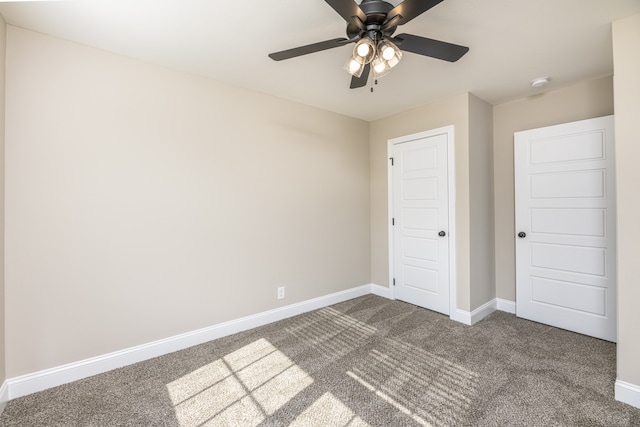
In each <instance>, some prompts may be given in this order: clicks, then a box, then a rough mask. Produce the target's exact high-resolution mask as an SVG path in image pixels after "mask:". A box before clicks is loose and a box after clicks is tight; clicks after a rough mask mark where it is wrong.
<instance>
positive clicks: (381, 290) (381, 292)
mask: <svg viewBox="0 0 640 427" xmlns="http://www.w3.org/2000/svg"><path fill="white" fill-rule="evenodd" d="M371 293H372V294H374V295H378V296H379V297H383V298H387V299H390V298H391V290H390V289H389V288H388V287H385V286H380V285H376V284H373V283H372V284H371Z"/></svg>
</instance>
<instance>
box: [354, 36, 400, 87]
mask: <svg viewBox="0 0 640 427" xmlns="http://www.w3.org/2000/svg"><path fill="white" fill-rule="evenodd" d="M377 36H378V34H375V33H373V34H369V35H365V36H363V37H362V38H361V39H360V40H358V42H357V43H356V45H355V46H354V48H353V53H352V55H351V57H350V58H349V59H348V60H347V62H346V63H345V65H344V69H345V70H346V71H347V72H348V73H349V74H351V75H353V76H354V77H360V76H361V75H362V73H363V71H364V69H365V65H366V64H371V72H372V73H373V75H374V77H375V78H378V77H382V76H385V75H387V74H388V73H389V71H390V70H391V69H392V68H393V67H395V66H396V65H398V63H399V62H400V59H402V51H401V50H400V49H399V48H398V46H396V45H395V44H394V43H392V42H390V41H389V40H385V39H382V40H381V41H379V42H376V39H377Z"/></svg>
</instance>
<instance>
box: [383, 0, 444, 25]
mask: <svg viewBox="0 0 640 427" xmlns="http://www.w3.org/2000/svg"><path fill="white" fill-rule="evenodd" d="M441 1H442V0H404V1H403V2H402V3H400V4H399V5H397V6H396V7H394V8H393V9H391V10H390V11H389V13H388V14H387V19H388V20H391V19H393V18H395V17H396V16H397V15H400V16H401V18H400V20H399V21H398V22H397V23H396V25H403V24H406V23H407V22H409V21H411V20H412V19H413V18H415V17H416V16H419V15H421V14H423V13H424V12H426V11H427V10H429V9H431V8H432V7H433V6H435V5H437V4H438V3H440V2H441Z"/></svg>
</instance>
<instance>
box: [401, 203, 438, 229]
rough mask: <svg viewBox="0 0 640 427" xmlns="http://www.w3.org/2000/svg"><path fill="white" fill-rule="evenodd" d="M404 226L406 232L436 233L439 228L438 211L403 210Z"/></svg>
mask: <svg viewBox="0 0 640 427" xmlns="http://www.w3.org/2000/svg"><path fill="white" fill-rule="evenodd" d="M402 226H403V227H404V228H405V230H416V231H418V230H422V231H434V230H436V229H437V228H438V209H433V208H405V209H402Z"/></svg>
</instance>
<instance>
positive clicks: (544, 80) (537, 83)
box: [531, 77, 551, 87]
mask: <svg viewBox="0 0 640 427" xmlns="http://www.w3.org/2000/svg"><path fill="white" fill-rule="evenodd" d="M550 80H551V79H550V78H549V77H538V78H537V79H533V80H531V87H541V86H544V85H546V84H548V83H549V81H550Z"/></svg>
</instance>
